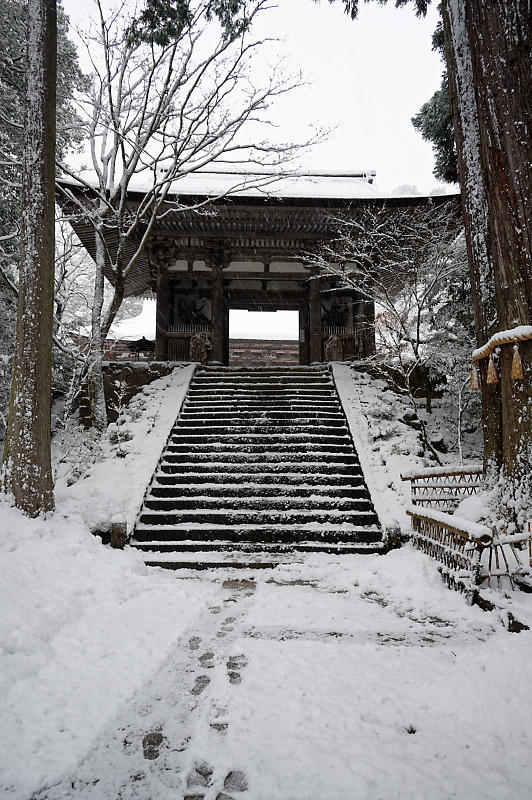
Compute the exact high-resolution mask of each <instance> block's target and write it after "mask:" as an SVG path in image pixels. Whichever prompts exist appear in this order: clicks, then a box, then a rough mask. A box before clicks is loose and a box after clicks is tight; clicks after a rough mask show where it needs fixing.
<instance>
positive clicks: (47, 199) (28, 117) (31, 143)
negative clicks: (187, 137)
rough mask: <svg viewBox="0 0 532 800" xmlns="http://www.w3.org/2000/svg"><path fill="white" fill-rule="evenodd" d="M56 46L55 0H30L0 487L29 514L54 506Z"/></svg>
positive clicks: (33, 514)
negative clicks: (11, 352) (15, 296)
mask: <svg viewBox="0 0 532 800" xmlns="http://www.w3.org/2000/svg"><path fill="white" fill-rule="evenodd" d="M56 43H57V16H56V2H55V0H29V2H28V43H27V77H26V105H25V114H24V154H23V173H22V220H21V235H20V241H21V246H20V275H19V306H18V318H17V335H16V344H15V356H14V361H13V377H12V382H11V398H10V405H9V418H8V427H7V435H6V443H5V449H4V461H3V466H2V488H3V490H4V491H6V492H8V493H12V494H13V496H14V498H15V503H16V505H17V506H18V507H19V508H21V509H22V510H23V511H25V512H26V513H28V514H30V515H32V516H36V515H37V514H39V513H40V512H41V511H49V510H51V509H52V508H53V506H54V496H53V479H52V469H51V457H50V402H51V375H52V332H53V289H54V191H55V87H56V48H57V44H56Z"/></svg>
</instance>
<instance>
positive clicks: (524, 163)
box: [442, 0, 532, 491]
mask: <svg viewBox="0 0 532 800" xmlns="http://www.w3.org/2000/svg"><path fill="white" fill-rule="evenodd" d="M442 10H443V20H444V30H445V40H446V57H447V67H448V72H449V86H450V92H451V102H452V106H453V118H454V127H455V136H456V142H457V151H458V162H459V172H460V184H461V187H462V200H463V210H464V221H465V229H466V237H467V244H468V251H469V260H470V266H471V285H472V290H473V304H474V309H475V322H476V332H477V346H481V345H484V344H485V343H486V341H487V340H488V339H489V338H490V336H491V335H492V334H493V333H495V332H497V331H501V330H507V329H511V328H514V327H516V326H517V325H530V324H531V308H530V304H531V299H530V292H531V274H530V269H531V267H530V265H531V252H530V242H531V228H530V226H531V215H530V204H531V199H532V198H531V186H530V94H529V88H528V87H529V72H530V49H529V47H530V42H529V35H530V34H529V17H528V14H529V12H528V0H466V2H464V0H444V2H443V4H442ZM495 313H496V322H495V325H494V326H493V327H491V325H490V321H491V317H492V315H493V316H495ZM531 347H532V346H531V344H530V343H529V342H528V343H524V344H522V345H521V346H520V353H521V358H522V361H523V368H524V372H525V378H524V379H523V380H520V381H512V380H511V378H510V370H511V363H512V356H513V348H512V345H504V346H502V347H501V356H500V364H499V368H500V383H499V384H492V385H487V384H486V369H487V359H483V360H482V362H480V366H481V380H482V406H483V431H484V445H485V462H486V465H488V464H489V463H494V464H495V465H496V466H498V467H499V466H502V470H503V474H505V475H506V476H508V477H511V478H512V479H513V484H514V487H517V489H516V490H517V491H522V488H523V485H524V484H526V482H527V480H528V477H527V476H528V475H529V473H530V447H531V441H532V413H531V412H532V400H531V388H530V386H531V372H532V364H531Z"/></svg>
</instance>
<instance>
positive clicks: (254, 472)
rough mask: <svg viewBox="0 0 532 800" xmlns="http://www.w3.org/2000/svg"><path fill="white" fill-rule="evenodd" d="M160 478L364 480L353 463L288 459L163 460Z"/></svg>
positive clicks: (290, 481) (179, 480)
mask: <svg viewBox="0 0 532 800" xmlns="http://www.w3.org/2000/svg"><path fill="white" fill-rule="evenodd" d="M155 476H156V479H157V480H162V479H164V478H171V479H173V480H174V481H176V483H185V482H186V483H224V484H225V483H228V482H229V483H241V482H243V483H248V482H249V481H252V480H256V481H257V482H258V483H264V482H266V481H267V482H268V483H271V484H275V483H278V484H286V485H294V484H297V485H299V484H300V483H301V482H302V481H304V482H305V483H314V484H316V485H318V486H326V485H327V484H335V485H341V484H346V485H348V486H359V485H360V484H361V483H363V482H364V478H363V476H362V471H361V470H360V467H359V466H358V465H357V466H353V465H351V464H349V465H344V464H335V465H334V467H333V466H332V465H331V466H329V467H328V466H327V465H321V464H319V463H315V464H312V463H311V464H309V463H306V464H304V463H301V462H299V463H297V464H293V463H284V462H270V463H268V464H262V465H260V464H243V465H241V467H238V466H237V465H234V464H219V463H211V464H198V463H188V464H185V465H182V464H178V463H176V464H165V463H161V464H160V465H159V467H158V469H157V472H156V473H155Z"/></svg>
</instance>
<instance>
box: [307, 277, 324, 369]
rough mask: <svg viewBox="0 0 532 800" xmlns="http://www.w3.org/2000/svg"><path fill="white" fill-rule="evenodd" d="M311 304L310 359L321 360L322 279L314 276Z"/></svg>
mask: <svg viewBox="0 0 532 800" xmlns="http://www.w3.org/2000/svg"><path fill="white" fill-rule="evenodd" d="M309 305H310V361H311V363H312V362H313V361H321V360H322V358H323V356H322V341H321V339H322V333H321V294H320V279H319V278H312V279H311V280H310V281H309Z"/></svg>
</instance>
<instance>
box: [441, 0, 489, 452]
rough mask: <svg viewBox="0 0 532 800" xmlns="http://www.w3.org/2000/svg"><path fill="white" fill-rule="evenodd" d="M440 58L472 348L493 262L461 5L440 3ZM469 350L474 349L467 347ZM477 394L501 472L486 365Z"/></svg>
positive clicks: (479, 339)
mask: <svg viewBox="0 0 532 800" xmlns="http://www.w3.org/2000/svg"><path fill="white" fill-rule="evenodd" d="M442 14H443V25H444V31H445V56H446V61H447V72H448V75H449V95H450V98H451V105H452V110H453V122H454V135H455V141H456V150H457V156H458V173H459V175H460V187H461V190H462V211H463V217H464V227H465V234H466V243H467V252H468V259H469V273H470V280H471V290H472V295H473V308H474V312H475V332H476V346H477V347H480V346H482V345H483V344H485V343H486V342H487V340H488V339H489V338H490V335H491V333H490V321H491V320H492V319H493V317H494V315H495V298H494V286H493V257H492V252H491V240H490V231H489V223H488V200H487V190H486V185H485V181H484V175H483V171H482V164H481V160H480V136H479V119H478V111H477V103H476V98H475V89H474V84H473V62H472V59H471V50H470V46H469V39H468V37H467V35H466V32H467V29H466V10H465V6H464V3H463V2H462V0H460V2H457V1H456V0H444V2H443V4H442ZM472 345H473V343H472ZM471 349H472V350H473V349H474V348H473V346H472V347H471ZM478 366H479V369H480V373H481V376H480V377H481V381H480V385H481V394H482V438H483V443H484V467H485V468H487V467H488V465H494V466H496V467H500V466H501V452H502V441H501V432H502V431H501V407H500V403H501V401H500V391H499V387H498V385H488V384H487V383H486V372H487V362H486V361H481V362H480V363H479V365H478Z"/></svg>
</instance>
